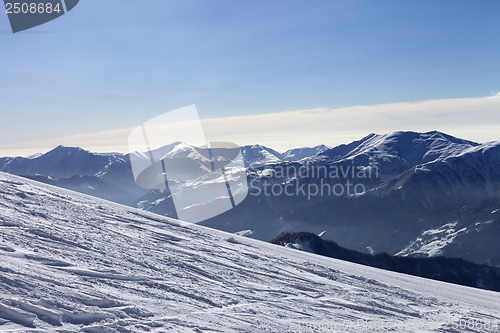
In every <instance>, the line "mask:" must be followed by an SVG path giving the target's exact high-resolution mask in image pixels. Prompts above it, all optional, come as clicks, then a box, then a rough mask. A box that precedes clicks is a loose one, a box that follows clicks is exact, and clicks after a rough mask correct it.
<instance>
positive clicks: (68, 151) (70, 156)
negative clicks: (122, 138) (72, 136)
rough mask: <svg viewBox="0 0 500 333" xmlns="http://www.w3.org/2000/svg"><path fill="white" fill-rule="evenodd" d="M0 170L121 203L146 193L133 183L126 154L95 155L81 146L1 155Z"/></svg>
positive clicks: (131, 200) (129, 201)
mask: <svg viewBox="0 0 500 333" xmlns="http://www.w3.org/2000/svg"><path fill="white" fill-rule="evenodd" d="M0 171H3V172H8V173H11V174H15V175H19V176H23V177H28V178H32V179H36V180H37V181H41V182H44V183H47V184H51V185H55V186H59V187H62V188H66V189H70V190H73V191H78V192H81V193H85V194H89V195H93V196H96V197H99V198H103V199H107V200H111V201H115V202H119V203H123V204H131V203H132V202H134V201H135V200H136V199H137V198H138V197H140V196H142V195H144V194H145V193H146V192H147V191H146V190H144V189H141V188H139V187H138V186H137V185H136V184H135V181H134V178H133V174H132V169H131V166H130V159H129V156H128V155H124V154H96V153H91V152H89V151H86V150H84V149H82V148H80V147H64V146H58V147H56V148H54V149H52V150H51V151H49V152H47V153H45V154H37V155H35V156H33V157H32V158H23V157H14V158H12V157H8V158H0Z"/></svg>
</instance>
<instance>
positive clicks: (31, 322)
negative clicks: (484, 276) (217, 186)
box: [0, 173, 500, 333]
mask: <svg viewBox="0 0 500 333" xmlns="http://www.w3.org/2000/svg"><path fill="white" fill-rule="evenodd" d="M0 230H1V232H0V258H1V261H0V331H17V332H27V331H48V332H142V331H144V332H147V331H149V332H169V331H171V332H209V331H216V332H305V333H307V332H331V331H335V332H338V331H342V332H351V331H352V332H386V331H397V332H415V331H421V332H458V331H461V330H460V325H462V326H463V325H465V326H467V325H469V326H467V327H470V328H471V330H472V331H476V332H496V331H498V329H499V326H498V325H500V315H499V310H500V296H499V294H498V293H497V292H490V291H484V290H478V289H474V288H469V287H462V286H457V285H451V284H447V283H443V282H437V281H431V280H427V279H422V278H417V277H411V276H408V275H404V274H398V273H393V272H388V271H383V270H379V269H374V268H369V267H366V266H361V265H357V264H352V263H347V262H343V261H340V260H335V259H331V258H324V257H320V256H317V255H314V254H310V253H302V252H299V251H296V250H292V249H288V248H283V247H279V246H276V245H272V244H267V243H263V242H260V241H256V240H252V239H249V238H244V237H240V236H237V235H231V234H226V233H224V232H220V231H216V230H211V229H208V228H204V227H202V226H199V225H187V224H185V223H182V222H179V221H176V220H172V219H169V218H165V217H161V216H158V215H155V214H150V213H148V212H144V211H140V210H137V209H133V208H128V207H125V206H121V205H117V204H113V203H110V202H106V201H103V200H99V199H96V198H92V197H89V196H85V195H81V194H78V193H75V192H71V191H67V190H63V189H59V188H55V187H51V186H49V185H45V184H42V183H38V182H34V181H31V180H27V179H25V178H20V177H17V176H13V175H7V174H4V173H0Z"/></svg>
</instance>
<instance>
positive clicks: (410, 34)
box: [0, 0, 500, 153]
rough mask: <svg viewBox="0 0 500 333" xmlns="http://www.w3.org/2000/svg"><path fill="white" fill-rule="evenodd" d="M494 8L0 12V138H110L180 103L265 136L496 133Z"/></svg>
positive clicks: (42, 142)
mask: <svg viewBox="0 0 500 333" xmlns="http://www.w3.org/2000/svg"><path fill="white" fill-rule="evenodd" d="M499 18H500V1H496V0H482V1H460V0H449V1H445V0H440V1H434V0H428V1H425V0H418V1H416V0H415V1H396V0H393V1H371V0H367V1H355V0H343V1H334V0H325V1H321V0H314V1H310V0H300V1H297V0H262V1H259V0H252V1H250V0H247V1H245V0H227V1H226V0H199V1H194V0H181V1H173V0H172V1H170V0H147V1H138V0H135V1H133V0H105V1H104V0H82V1H80V4H79V5H78V6H77V7H75V9H74V10H72V11H71V12H69V13H68V14H66V15H64V16H63V17H61V18H59V19H57V20H54V21H52V22H49V23H47V24H45V25H43V26H40V27H37V28H35V29H32V30H28V31H26V32H21V33H17V34H12V33H11V31H10V27H9V25H8V21H7V17H6V15H5V14H3V13H0V49H1V52H0V62H1V64H2V69H1V76H0V100H1V102H0V112H1V116H2V118H1V122H0V124H1V130H0V149H2V151H9V152H11V153H12V152H16V149H19V153H21V148H22V149H25V150H23V152H27V151H28V150H29V148H32V150H35V151H38V150H43V149H44V148H49V147H48V145H51V144H53V143H55V142H59V141H65V140H66V141H67V142H69V143H70V144H77V145H80V146H83V147H88V148H93V149H96V150H98V149H99V146H100V147H101V148H102V149H104V148H105V149H114V148H116V149H121V148H120V146H121V145H120V142H117V141H116V137H124V135H123V133H124V131H125V130H124V129H130V128H133V127H135V126H137V125H139V124H141V123H142V122H144V121H146V120H148V119H150V118H152V117H155V116H157V115H159V114H161V113H164V112H167V111H169V110H172V109H176V108H179V107H182V106H185V105H189V104H196V105H197V107H198V111H199V113H200V115H201V117H202V118H204V119H208V120H207V123H209V124H211V125H210V126H211V129H210V130H213V129H217V128H221V132H222V129H226V130H227V128H228V127H227V126H225V125H224V126H223V125H221V124H228V122H232V124H235V121H236V124H237V125H235V127H236V129H235V131H236V130H237V131H238V132H237V133H236V132H233V134H234V136H238V135H239V134H241V131H242V130H243V129H245V130H246V133H247V135H246V137H244V138H242V137H241V136H240V137H239V139H238V140H240V141H241V142H238V143H264V144H266V143H267V144H272V143H273V142H274V143H275V144H276V145H277V146H275V147H276V148H278V149H281V148H286V146H296V145H310V144H314V143H317V144H319V143H327V144H336V143H339V140H340V139H339V138H340V137H342V138H344V139H346V140H347V139H350V138H351V137H355V136H360V135H361V136H362V135H365V134H368V133H369V132H381V131H385V130H386V129H387V130H393V129H394V130H395V129H405V130H412V129H413V130H423V129H438V130H448V131H451V132H452V133H451V134H456V135H465V134H467V133H468V137H466V138H467V139H472V140H481V141H487V140H495V139H496V140H498V139H500V137H499V136H498V135H497V136H495V135H496V134H495V133H500V121H499V114H500V102H498V101H499V100H500V98H497V97H491V96H493V95H494V94H495V93H497V92H498V91H500V43H499V42H498V36H499V33H500V19H499ZM436 100H441V102H438V103H437V104H436V102H435V101H436ZM432 101H434V102H432ZM464 101H466V103H465V104H466V105H465V106H464V105H463V104H462V103H461V102H464ZM485 101H488V102H485ZM492 101H496V102H492ZM415 102H421V103H417V104H418V105H419V108H417V109H415V108H412V107H411V105H413V104H414V103H415ZM476 102H477V103H478V104H477V106H476V104H474V103H476ZM426 103H427V104H426ZM429 103H430V104H429ZM436 105H438V106H439V108H436ZM358 106H363V107H361V108H360V107H358ZM426 107H432V108H431V109H427V108H426ZM457 108H459V109H460V110H461V111H460V110H459V111H456V110H457ZM301 110H302V111H301ZM303 110H309V111H307V112H311V110H316V111H318V110H322V111H321V112H324V113H325V114H328V115H330V116H331V115H332V114H337V115H336V116H335V117H334V118H324V117H310V118H309V117H305V118H304V117H298V116H292V115H298V114H304V111H303ZM332 110H341V111H332ZM477 110H481V112H479V113H477V114H475V112H476V111H477ZM293 112H295V113H293ZM301 112H302V113H301ZM377 112H378V113H383V115H384V116H385V117H386V118H383V117H382V118H374V114H377ZM415 112H418V113H421V114H422V115H425V118H421V117H420V118H419V117H416V116H415V114H411V113H415ZM443 112H444V113H445V114H446V115H447V117H448V118H447V119H448V120H447V121H446V122H443V121H442V119H443V118H442V116H440V115H441V114H442V113H443ZM453 112H456V113H453ZM277 113H279V114H277ZM339 113H341V114H342V115H341V117H340V116H339V115H338V114H339ZM306 114H307V113H306ZM339 117H340V118H339ZM219 118H222V120H220V119H219ZM417 118H418V122H417V121H416V120H415V119H417ZM214 119H219V120H220V122H219V123H217V122H218V121H217V120H214ZM306 119H307V121H306ZM326 119H332V121H333V120H335V119H336V120H335V121H337V123H336V125H335V126H333V125H332V133H331V135H332V137H331V138H330V137H329V134H328V130H327V129H326V128H325V125H326V124H325V121H326ZM338 119H343V121H345V122H346V124H348V128H347V127H346V126H344V127H342V128H341V127H339V124H338ZM384 119H385V120H387V122H386V121H385V120H384ZM398 119H401V120H400V121H401V122H400V123H398V121H399V120H398ZM259 121H272V122H273V124H272V126H270V124H266V125H265V126H262V124H261V123H259ZM294 121H295V122H294ZM315 121H316V122H315ZM245 122H246V123H245ZM327 123H328V122H327ZM412 124H414V126H412ZM301 125H304V126H303V127H301ZM316 125H318V126H319V127H320V128H321V130H318V131H316V130H315V126H316ZM398 125H400V126H398ZM249 126H254V127H255V130H254V129H252V130H248V127H249ZM459 128H460V129H459ZM454 129H456V130H455V131H454ZM111 130H116V131H115V134H116V133H118V132H119V133H120V134H119V135H118V134H116V135H114V137H115V138H114V139H109V141H106V140H107V139H106V138H109V137H111V136H113V135H111V134H110V133H112V132H109V131H111ZM210 130H209V131H210ZM103 131H105V133H107V134H106V135H104V136H103V135H102V132H103ZM97 132H98V133H101V136H100V137H99V138H100V139H99V140H97V141H98V142H97V143H90V141H91V139H90V137H91V136H89V135H81V134H85V133H97ZM340 132H342V133H340ZM224 133H227V135H228V136H229V137H228V140H231V139H233V138H232V137H231V133H229V132H227V131H226V132H224ZM252 133H254V134H252ZM297 133H299V134H297ZM314 133H316V134H317V135H316V136H315V135H314ZM237 134H238V135H237ZM75 135H77V136H75ZM215 136H217V135H215ZM219 136H221V135H219ZM67 137H72V139H71V140H69V141H68V139H67ZM94 137H95V135H94ZM269 137H274V141H273V140H270V139H269ZM59 138H60V140H59ZM64 138H66V139H64ZM236 141H237V140H236ZM26 142H27V143H26ZM23 143H24V146H23ZM46 146H47V147H46ZM102 149H101V150H102Z"/></svg>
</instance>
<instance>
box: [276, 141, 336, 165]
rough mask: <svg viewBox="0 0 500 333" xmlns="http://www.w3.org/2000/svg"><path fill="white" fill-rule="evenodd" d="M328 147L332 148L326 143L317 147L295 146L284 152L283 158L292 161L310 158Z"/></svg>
mask: <svg viewBox="0 0 500 333" xmlns="http://www.w3.org/2000/svg"><path fill="white" fill-rule="evenodd" d="M328 149H331V148H330V147H328V146H325V145H319V146H315V147H303V148H293V149H289V150H287V151H286V152H284V153H283V159H284V160H286V161H290V162H296V161H300V160H302V159H304V158H310V157H314V156H316V155H319V154H321V153H323V152H325V151H326V150H328Z"/></svg>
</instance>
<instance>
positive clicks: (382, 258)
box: [271, 232, 500, 291]
mask: <svg viewBox="0 0 500 333" xmlns="http://www.w3.org/2000/svg"><path fill="white" fill-rule="evenodd" d="M271 243H273V244H278V245H282V246H286V247H291V248H294V249H297V250H302V251H308V252H311V253H316V254H319V255H323V256H327V257H331V258H336V259H341V260H346V261H349V262H354V263H357V264H362V265H367V266H370V267H377V268H382V269H387V270H390V271H393V272H399V273H405V274H410V275H414V276H420V277H425V278H429V279H433V280H438V281H445V282H450V283H456V284H460V285H464V286H469V287H475V288H482V289H486V290H494V291H500V268H494V267H490V266H484V265H478V264H474V263H472V262H469V261H465V260H463V259H458V258H447V257H443V256H437V257H430V258H413V257H398V256H391V255H389V254H387V253H377V254H375V253H372V254H367V253H362V252H358V251H354V250H349V249H346V248H343V247H342V246H340V245H338V244H337V243H335V242H333V241H327V240H323V239H322V238H321V237H319V236H317V235H315V234H312V233H309V232H293V233H289V232H285V233H283V234H281V235H280V236H279V237H277V238H275V239H273V240H272V241H271Z"/></svg>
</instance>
